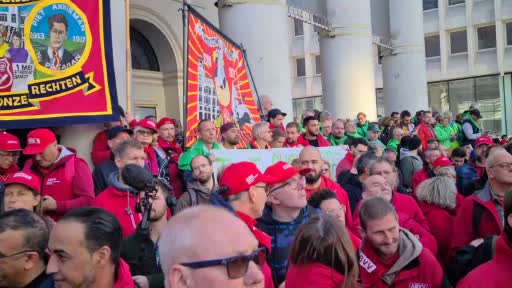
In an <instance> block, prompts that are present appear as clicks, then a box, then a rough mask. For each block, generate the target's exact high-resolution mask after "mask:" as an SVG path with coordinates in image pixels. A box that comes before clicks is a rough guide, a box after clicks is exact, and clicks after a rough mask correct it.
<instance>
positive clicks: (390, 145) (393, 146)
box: [387, 138, 400, 154]
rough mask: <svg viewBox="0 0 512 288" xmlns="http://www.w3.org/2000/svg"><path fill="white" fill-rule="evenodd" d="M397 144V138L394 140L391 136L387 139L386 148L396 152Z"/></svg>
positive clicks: (398, 143)
mask: <svg viewBox="0 0 512 288" xmlns="http://www.w3.org/2000/svg"><path fill="white" fill-rule="evenodd" d="M398 145H400V142H398V140H396V139H395V138H391V139H389V141H388V147H387V148H390V149H393V150H395V152H396V153H397V154H398Z"/></svg>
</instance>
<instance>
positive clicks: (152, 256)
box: [121, 180, 169, 288]
mask: <svg viewBox="0 0 512 288" xmlns="http://www.w3.org/2000/svg"><path fill="white" fill-rule="evenodd" d="M156 188H157V192H156V193H155V195H153V196H152V197H150V199H151V200H152V205H151V214H150V219H149V220H150V230H149V231H150V232H149V235H147V234H144V233H143V231H142V230H141V227H140V225H139V226H138V227H137V231H136V232H135V233H134V234H132V235H130V236H128V237H127V238H126V239H124V240H123V242H122V244H121V258H123V259H124V260H125V261H126V263H128V266H130V272H131V274H132V275H134V276H133V281H134V282H135V283H136V284H137V287H139V288H160V287H163V286H164V275H163V273H162V269H161V268H160V263H159V261H158V260H157V253H156V252H157V250H158V244H157V241H158V238H159V237H160V233H161V232H162V230H163V228H164V227H165V225H166V224H167V208H168V207H167V203H166V201H165V200H166V197H167V196H168V195H169V188H168V187H167V185H166V184H164V183H163V182H162V181H160V180H159V181H158V182H157V186H156ZM141 197H144V195H141ZM143 213H144V212H143Z"/></svg>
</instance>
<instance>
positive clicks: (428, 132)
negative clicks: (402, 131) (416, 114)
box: [417, 121, 437, 151]
mask: <svg viewBox="0 0 512 288" xmlns="http://www.w3.org/2000/svg"><path fill="white" fill-rule="evenodd" d="M417 131H418V132H417V133H418V137H420V139H421V147H423V151H426V150H427V141H428V139H430V138H434V139H436V140H437V136H436V133H435V132H434V125H432V126H429V127H427V124H425V122H423V121H421V124H420V125H419V126H418V130H417Z"/></svg>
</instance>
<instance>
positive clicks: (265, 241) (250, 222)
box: [236, 211, 274, 288]
mask: <svg viewBox="0 0 512 288" xmlns="http://www.w3.org/2000/svg"><path fill="white" fill-rule="evenodd" d="M236 213H237V214H238V217H239V218H240V219H241V220H242V221H244V223H245V224H247V226H248V227H249V230H251V232H252V234H253V235H254V238H256V240H258V243H259V245H258V246H259V247H267V249H268V252H267V255H270V250H271V246H272V237H270V236H268V235H267V234H265V232H263V231H261V230H260V229H258V228H256V220H254V218H252V217H251V216H249V215H247V214H245V213H243V212H240V211H237V212H236ZM263 276H265V288H274V281H273V280H272V271H271V270H270V266H268V263H266V262H265V266H263Z"/></svg>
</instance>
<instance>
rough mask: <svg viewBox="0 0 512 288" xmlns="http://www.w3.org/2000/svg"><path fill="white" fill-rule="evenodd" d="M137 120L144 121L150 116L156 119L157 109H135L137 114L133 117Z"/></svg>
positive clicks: (138, 107)
mask: <svg viewBox="0 0 512 288" xmlns="http://www.w3.org/2000/svg"><path fill="white" fill-rule="evenodd" d="M133 116H134V117H135V119H144V118H145V117H148V116H153V117H156V116H157V115H156V108H155V107H140V106H136V107H135V113H134V115H133Z"/></svg>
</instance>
